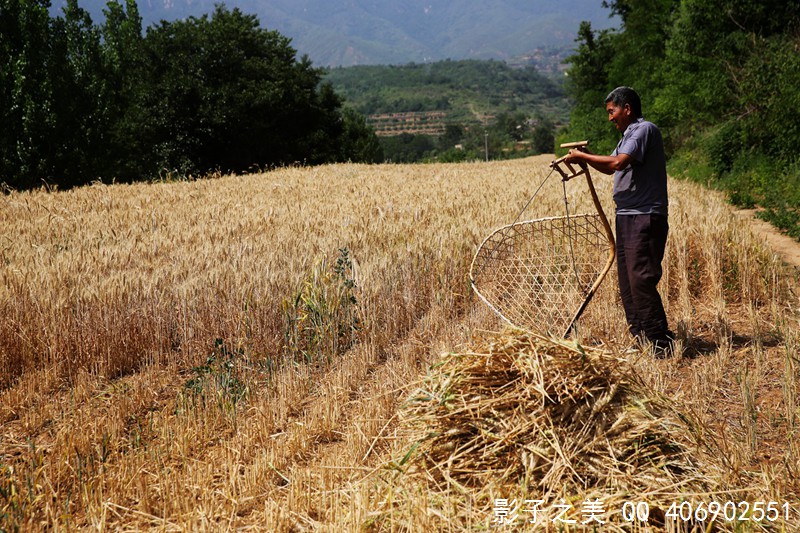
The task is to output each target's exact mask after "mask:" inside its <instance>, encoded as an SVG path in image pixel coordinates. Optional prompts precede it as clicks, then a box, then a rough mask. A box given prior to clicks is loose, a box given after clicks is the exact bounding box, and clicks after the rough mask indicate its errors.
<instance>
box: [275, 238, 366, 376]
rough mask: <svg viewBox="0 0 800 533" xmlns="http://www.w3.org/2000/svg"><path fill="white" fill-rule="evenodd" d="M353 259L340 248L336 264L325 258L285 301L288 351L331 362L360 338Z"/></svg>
mask: <svg viewBox="0 0 800 533" xmlns="http://www.w3.org/2000/svg"><path fill="white" fill-rule="evenodd" d="M356 292H357V287H356V280H355V275H354V269H353V261H352V259H351V257H350V251H349V249H348V248H346V247H345V248H340V249H339V255H338V257H337V259H336V261H335V262H334V263H333V265H329V264H328V262H327V261H326V260H325V259H323V260H322V261H320V262H319V263H317V264H316V265H315V266H314V268H313V269H312V270H311V272H310V273H309V274H308V275H307V276H306V278H305V279H304V280H303V282H302V286H301V287H300V289H299V290H298V291H297V293H296V294H295V295H294V296H293V297H292V298H291V299H287V300H285V301H284V302H283V308H284V313H285V316H286V330H285V331H286V332H285V336H284V348H285V352H286V353H287V354H289V355H290V357H292V358H293V359H294V360H296V361H297V360H299V361H303V362H307V363H311V362H315V361H317V362H319V361H323V360H325V361H328V362H329V361H330V360H331V358H332V357H333V356H335V355H339V354H342V353H344V352H345V351H346V350H348V349H349V348H350V347H351V346H353V345H354V344H355V343H356V342H357V341H358V333H359V331H360V329H361V312H360V310H359V307H358V299H357V298H356Z"/></svg>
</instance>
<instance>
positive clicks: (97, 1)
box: [52, 0, 615, 66]
mask: <svg viewBox="0 0 800 533" xmlns="http://www.w3.org/2000/svg"><path fill="white" fill-rule="evenodd" d="M215 3H217V2H215V1H214V0H140V1H139V2H138V6H139V11H140V13H141V15H142V19H143V21H144V25H145V27H147V26H150V25H152V24H155V23H158V21H160V20H177V19H183V18H186V17H189V16H201V15H202V14H204V13H211V12H212V11H213V9H214V4H215ZM65 4H66V0H53V2H52V6H53V7H52V10H53V13H54V14H57V13H60V10H61V8H62V7H63V6H64V5H65ZM78 4H79V5H80V6H81V7H83V8H84V9H86V10H87V11H89V13H90V14H91V15H92V19H93V20H94V21H95V23H100V22H102V20H103V8H104V7H105V5H106V1H105V0H78ZM225 5H226V6H227V7H228V8H229V9H233V8H239V9H241V10H242V11H243V12H245V13H250V14H254V15H257V16H258V17H259V20H260V21H261V25H262V27H265V28H267V29H270V30H277V31H279V32H280V33H281V34H283V35H285V36H287V37H290V38H291V39H292V45H293V46H294V47H295V48H296V49H297V51H298V52H299V54H300V55H302V54H307V55H308V56H309V57H310V58H311V60H312V61H313V62H314V64H315V65H319V66H350V65H367V64H404V63H410V62H428V61H435V60H440V59H448V58H449V59H504V60H508V59H512V58H515V57H519V56H523V55H526V54H528V53H530V52H531V51H533V50H536V49H541V48H561V49H563V48H567V47H570V46H572V44H573V42H574V39H575V36H576V34H577V30H578V25H579V24H580V22H581V21H582V20H588V21H590V22H591V23H592V25H593V27H595V28H608V27H611V26H612V25H614V23H615V21H614V20H613V19H610V18H609V16H608V10H607V9H605V8H603V6H602V1H600V0H572V1H571V2H563V0H399V1H398V0H333V1H331V0H230V1H228V2H226V3H225Z"/></svg>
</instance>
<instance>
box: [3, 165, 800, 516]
mask: <svg viewBox="0 0 800 533" xmlns="http://www.w3.org/2000/svg"><path fill="white" fill-rule="evenodd" d="M551 159H552V156H541V157H536V158H529V159H525V160H517V161H510V162H491V163H470V164H427V165H378V166H366V165H355V164H341V165H330V166H321V167H313V168H285V169H278V170H274V171H270V172H266V173H262V174H252V175H246V176H224V177H219V178H217V179H209V180H199V181H193V182H172V183H157V184H135V185H101V184H97V185H92V186H89V187H85V188H81V189H75V190H71V191H67V192H54V193H48V192H41V191H38V192H25V193H10V194H6V195H4V196H2V197H0V260H1V261H2V262H0V306H1V307H2V309H1V310H0V368H2V373H1V374H0V530H8V531H17V530H20V531H30V530H42V529H48V530H64V531H68V530H119V531H127V530H156V531H187V530H192V531H195V530H209V531H220V530H233V529H236V530H257V531H317V530H319V531H363V530H366V531H371V530H376V531H377V530H402V531H435V530H455V531H458V530H481V529H488V528H490V527H491V526H492V520H493V518H496V512H495V513H494V515H493V503H492V502H493V498H503V497H511V491H513V490H520V491H522V492H520V497H522V494H523V492H524V487H522V488H521V486H520V485H519V481H516V482H514V483H515V484H512V485H506V486H494V487H488V486H487V487H484V488H478V489H474V490H473V491H472V492H470V491H464V490H462V489H463V487H461V485H460V484H459V483H457V482H455V481H453V483H452V484H450V482H449V481H447V480H445V481H444V482H442V481H431V480H430V479H427V480H426V479H423V480H422V481H419V479H418V478H414V477H413V476H412V475H411V474H412V470H414V468H419V467H418V466H415V467H413V468H412V465H413V464H415V463H414V460H413V459H409V458H411V457H413V455H414V454H413V453H412V452H413V451H414V450H415V449H416V445H417V440H415V439H417V437H415V435H416V434H415V433H414V430H413V429H412V427H411V426H412V425H413V424H410V423H409V422H408V421H407V418H408V417H407V416H406V414H407V410H406V407H405V406H406V405H407V402H408V399H409V398H410V397H412V396H413V395H414V394H417V393H418V391H419V390H420V388H421V387H422V388H424V387H425V386H426V385H425V383H429V382H430V380H431V379H432V378H431V373H430V372H431V369H432V368H436V365H438V364H439V363H438V362H439V361H440V358H441V356H442V354H443V353H451V354H452V353H470V351H471V350H473V349H474V348H475V346H477V345H478V344H480V343H481V342H484V341H482V340H481V339H485V338H487V336H488V337H492V336H497V335H499V336H500V337H501V338H502V336H503V335H507V334H508V333H507V332H504V331H503V329H502V328H503V326H502V324H501V322H500V321H499V320H498V319H497V317H495V316H494V315H493V314H492V313H491V312H490V311H489V310H488V309H487V308H486V306H485V305H484V304H483V303H482V302H480V300H478V299H477V298H476V297H475V296H474V295H473V294H472V292H471V288H470V286H469V282H468V280H467V271H468V269H469V265H470V261H471V260H472V256H473V254H474V253H475V250H476V248H477V246H478V245H479V244H480V243H481V241H482V240H483V238H484V237H485V236H486V235H488V234H489V233H490V232H491V231H492V230H494V229H495V228H497V227H499V226H502V225H504V224H508V223H510V222H511V221H513V220H514V218H515V217H516V216H517V214H518V212H519V210H520V209H521V207H522V206H523V205H524V204H525V202H526V201H527V200H528V198H529V197H530V196H531V194H532V193H533V191H534V190H535V188H536V187H537V186H538V185H539V184H540V183H541V182H542V180H543V179H544V178H545V176H547V174H548V172H549V168H548V165H547V164H548V163H549V161H550V160H551ZM594 177H595V182H596V186H597V188H598V191H599V193H600V196H601V198H602V199H603V201H604V202H605V205H606V212H607V213H612V206H611V204H610V187H611V184H610V178H608V177H604V176H599V175H597V174H595V176H594ZM566 193H567V197H568V200H569V206H570V207H569V208H570V211H571V212H572V213H577V212H591V211H592V210H593V208H592V204H591V200H590V198H589V196H588V194H586V189H585V185H584V184H583V183H580V182H579V181H578V180H573V181H571V182H569V183H568V184H567V187H566ZM562 194H563V193H562V187H561V184H560V182H559V181H558V180H557V179H556V178H555V177H551V178H550V179H549V180H548V182H547V183H546V184H545V186H544V187H543V188H542V192H541V193H540V195H539V196H537V199H536V201H535V202H534V203H533V204H532V205H531V206H530V207H529V208H528V210H527V211H526V212H525V213H524V218H531V219H532V218H539V217H543V216H552V215H560V214H562V213H563V212H564V199H563V197H562ZM670 201H671V206H670V225H671V232H670V237H669V242H668V247H667V255H666V258H665V261H664V267H665V270H664V278H663V280H662V282H661V286H660V287H661V292H662V294H663V295H664V297H665V298H664V299H665V307H666V309H667V314H668V317H669V319H670V323H671V325H672V327H673V329H675V330H676V331H677V332H678V334H679V337H680V350H679V351H680V354H679V355H678V356H676V357H673V358H671V359H666V360H656V359H654V358H652V357H651V356H650V355H649V354H648V353H641V352H640V353H627V352H626V351H625V350H626V349H627V348H628V347H630V345H631V339H629V338H628V337H627V333H626V328H625V324H624V318H623V315H622V310H621V306H620V304H619V302H618V300H617V296H616V293H615V287H616V279H615V278H614V276H613V273H612V275H610V276H609V278H608V279H607V280H606V282H605V283H604V285H603V286H602V287H601V290H600V291H599V292H598V294H597V296H596V297H595V299H594V300H593V301H592V303H591V304H590V306H589V308H588V310H587V313H586V315H585V316H584V318H583V319H582V321H581V327H580V339H579V341H580V343H582V344H584V345H586V346H591V347H593V348H592V349H597V350H604V351H605V352H608V353H611V354H613V356H614V357H616V358H618V359H619V360H624V361H627V363H626V364H629V365H630V367H631V368H632V369H633V370H634V371H635V373H636V374H637V375H638V378H637V379H641V381H642V383H643V384H644V386H645V388H646V389H647V390H649V391H652V392H653V393H654V394H659V395H662V396H663V397H665V398H669V400H670V402H672V405H674V406H675V409H677V410H679V411H680V412H681V413H685V414H686V416H687V417H691V419H692V420H694V421H696V422H695V425H694V426H693V427H694V428H696V431H697V432H699V433H701V434H702V435H699V437H698V439H695V442H702V443H703V445H702V446H699V445H698V446H697V449H696V450H695V451H694V453H696V454H697V455H698V456H699V457H702V460H703V464H705V465H707V469H706V473H705V475H706V476H708V477H709V478H711V479H713V480H714V482H715V484H716V485H715V486H720V487H724V490H725V491H727V492H725V494H728V495H731V494H734V495H736V496H735V497H736V498H738V499H739V500H740V501H752V502H755V501H762V500H763V501H775V502H781V503H783V502H789V503H790V507H791V508H790V510H788V511H787V512H789V513H790V514H791V516H792V517H793V518H794V520H795V522H794V523H800V514H798V512H799V511H798V509H797V503H796V502H797V498H798V494H800V492H798V491H799V490H800V484H799V483H798V472H799V471H800V456H799V455H798V451H800V450H798V447H797V445H796V442H795V441H796V439H795V431H796V429H797V415H798V412H797V393H798V364H797V347H798V341H799V340H800V334H799V333H798V313H799V310H798V307H800V306H799V305H798V293H797V277H796V273H795V272H793V271H792V270H791V269H789V268H788V267H786V266H785V265H783V264H782V263H781V261H780V260H779V258H778V257H777V256H775V255H774V254H773V253H772V252H771V251H770V250H769V249H768V248H767V246H766V244H765V243H764V242H763V241H761V240H760V239H758V238H757V237H756V236H755V235H754V234H753V233H752V232H751V231H750V230H749V228H748V227H747V225H746V224H745V223H743V222H742V221H741V220H739V219H737V218H736V217H735V215H734V214H733V213H732V211H731V209H730V208H729V207H728V206H727V205H726V204H725V202H724V201H723V199H722V198H721V197H720V196H719V195H717V194H716V193H713V192H710V191H708V190H705V189H702V188H700V187H698V186H695V185H692V184H690V183H686V182H682V181H675V180H673V181H671V182H670ZM615 360H617V359H615ZM432 365H433V366H432ZM426 380H427V381H426ZM490 473H491V472H490ZM442 483H444V484H442ZM503 491H506V492H505V493H503ZM673 492H674V494H673V496H672V497H674V498H676V499H677V498H680V497H681V490H680V488H679V487H678V488H675V490H674V491H673ZM504 494H505V495H504ZM553 494H554V497H557V496H562V497H563V496H565V494H560V495H559V494H558V493H557V492H556V493H553ZM566 496H569V495H568V494H567V495H566ZM645 496H646V495H641V497H642V498H644V497H645ZM731 497H732V496H729V498H731ZM709 498H710V496H709ZM676 501H677V500H676ZM768 525H775V527H778V528H780V529H782V530H786V531H794V530H797V529H795V528H794V527H793V526H792V521H791V520H789V521H788V522H787V521H785V520H784V521H782V522H781V523H780V524H777V523H775V524H772V523H766V522H764V523H762V522H758V523H757V522H755V521H750V522H749V523H748V524H744V523H738V524H737V525H736V527H742V528H745V529H739V530H749V529H747V528H751V529H753V530H757V529H759V528H764V527H766V526H768ZM725 527H727V526H726V525H725V524H723V526H722V528H723V529H725ZM731 528H733V526H731ZM780 529H779V530H780ZM641 530H649V529H647V528H646V527H643V528H642V529H641Z"/></svg>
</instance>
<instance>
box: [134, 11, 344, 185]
mask: <svg viewBox="0 0 800 533" xmlns="http://www.w3.org/2000/svg"><path fill="white" fill-rule="evenodd" d="M145 54H146V56H145V62H146V64H148V65H150V69H149V72H148V74H147V76H148V77H147V85H148V89H149V90H148V92H147V94H146V95H144V97H143V99H142V102H141V107H142V112H141V124H140V131H141V132H142V138H143V139H144V140H145V142H146V143H147V145H148V146H153V147H154V150H153V151H152V153H151V161H150V162H149V164H148V165H147V166H148V167H149V168H167V169H176V170H178V171H179V172H182V173H189V172H204V171H207V170H209V169H214V168H219V169H221V170H223V171H229V170H230V171H244V170H247V169H248V168H251V167H252V166H268V165H278V164H293V163H298V162H299V163H309V164H315V163H321V162H325V161H330V160H335V159H336V158H337V157H338V156H337V154H339V148H338V146H337V143H338V142H339V140H340V138H341V136H342V135H343V133H344V126H343V121H342V117H341V111H340V109H341V99H340V98H339V97H338V96H337V95H336V93H335V92H334V91H333V90H332V88H331V87H330V86H329V85H321V84H320V80H321V75H322V72H321V70H319V69H315V68H313V67H312V65H311V62H310V61H309V60H308V58H307V57H303V58H301V59H300V60H296V58H295V50H294V49H293V48H291V46H290V40H289V39H288V38H287V37H284V36H282V35H280V34H279V33H277V32H275V31H267V30H264V29H262V28H260V27H259V22H258V19H257V18H256V17H255V16H253V15H245V14H243V13H242V12H241V11H239V10H238V9H234V10H232V11H229V10H227V9H226V8H225V7H223V6H217V7H216V9H215V11H214V13H213V15H212V16H211V17H208V16H207V15H204V16H203V17H201V18H194V17H192V18H189V19H188V20H185V21H176V22H162V23H161V24H160V25H159V26H157V27H155V28H150V29H149V30H148V32H147V36H146V38H145ZM351 126H352V124H351ZM354 131H355V130H353V129H351V130H350V131H349V133H350V134H352V133H353V132H354Z"/></svg>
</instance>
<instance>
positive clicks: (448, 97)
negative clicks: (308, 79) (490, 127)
mask: <svg viewBox="0 0 800 533" xmlns="http://www.w3.org/2000/svg"><path fill="white" fill-rule="evenodd" d="M325 80H326V81H329V82H330V83H331V84H332V85H333V87H334V89H335V90H336V92H337V93H338V94H340V95H342V96H344V97H345V98H346V100H347V105H349V106H351V107H353V108H355V109H356V110H357V111H359V112H360V113H362V114H363V115H366V116H368V117H370V119H371V122H373V123H374V124H375V125H376V126H377V129H378V131H379V133H380V132H381V130H382V127H381V126H383V125H386V124H387V123H391V122H394V123H395V124H394V125H395V126H396V127H397V128H399V129H401V130H402V129H403V128H402V126H403V123H406V122H408V123H410V124H409V126H411V127H410V129H420V130H425V129H429V130H439V129H441V124H445V123H450V124H455V123H457V124H462V125H469V124H481V125H485V124H487V123H490V122H491V121H492V120H493V119H494V117H496V116H497V115H499V114H501V113H522V114H524V115H525V116H527V117H536V116H540V117H546V118H548V119H550V120H552V121H553V122H556V123H558V122H561V121H563V120H565V119H566V117H567V113H568V111H569V109H568V105H567V102H566V98H565V96H564V92H563V90H562V87H561V86H560V84H559V83H557V82H555V81H553V80H552V79H549V78H547V77H545V76H543V75H542V74H540V73H539V72H537V71H536V69H534V68H530V67H529V68H511V67H510V66H509V65H507V64H506V63H504V62H502V61H478V60H462V61H440V62H436V63H429V64H424V65H421V64H408V65H403V66H356V67H347V68H335V69H331V70H330V71H329V72H328V74H327V75H326V76H325ZM414 125H416V126H414Z"/></svg>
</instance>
